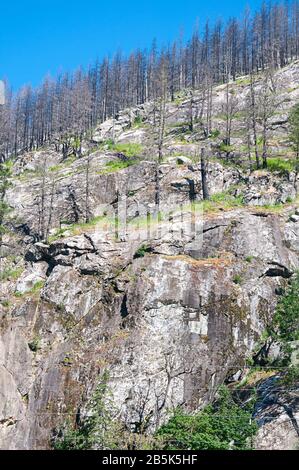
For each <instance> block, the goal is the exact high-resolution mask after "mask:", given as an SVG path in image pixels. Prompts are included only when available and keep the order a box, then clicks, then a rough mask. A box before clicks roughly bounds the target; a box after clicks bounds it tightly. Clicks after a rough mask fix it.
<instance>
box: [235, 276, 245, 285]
mask: <svg viewBox="0 0 299 470" xmlns="http://www.w3.org/2000/svg"><path fill="white" fill-rule="evenodd" d="M242 280H243V279H242V276H241V275H240V274H236V275H235V276H234V277H233V283H234V284H238V285H240V284H242Z"/></svg>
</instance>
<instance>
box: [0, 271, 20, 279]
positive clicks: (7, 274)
mask: <svg viewBox="0 0 299 470" xmlns="http://www.w3.org/2000/svg"><path fill="white" fill-rule="evenodd" d="M22 272H23V268H15V269H12V268H6V269H4V271H2V272H0V281H15V280H16V279H18V278H19V277H20V276H21V274H22Z"/></svg>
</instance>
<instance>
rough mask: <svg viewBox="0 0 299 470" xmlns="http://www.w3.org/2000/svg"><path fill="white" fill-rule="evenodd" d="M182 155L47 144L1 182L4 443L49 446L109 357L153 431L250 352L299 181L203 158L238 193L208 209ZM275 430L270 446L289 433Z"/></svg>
mask: <svg viewBox="0 0 299 470" xmlns="http://www.w3.org/2000/svg"><path fill="white" fill-rule="evenodd" d="M291 72H292V74H295V75H296V74H297V73H298V68H296V70H293V69H291ZM292 76H293V75H292ZM296 76H297V75H296ZM295 78H296V77H295ZM295 78H294V80H295ZM243 91H244V90H243V87H242V92H241V95H240V96H243ZM215 93H217V94H219V95H221V88H219V89H216V91H215ZM294 93H295V92H294ZM296 93H297V91H296ZM219 99H220V98H219ZM216 103H217V101H216ZM171 106H174V105H171ZM146 109H147V105H146V106H144V108H143V110H144V113H145V114H146V113H148V111H147V110H146ZM219 110H220V105H219ZM139 111H140V109H139ZM132 112H134V110H133V111H132ZM181 117H182V116H181ZM110 124H111V123H110ZM110 124H109V122H108V123H106V124H105V125H103V126H101V128H100V129H98V130H97V132H96V134H95V136H94V139H95V140H96V139H98V140H101V139H103V136H104V134H105V137H107V135H106V134H107V133H108V135H109V125H110ZM274 124H275V123H274ZM274 124H273V125H274ZM277 125H278V124H277ZM105 126H106V127H105ZM119 127H120V129H119V131H120V132H119V138H120V140H122V139H123V140H124V141H127V139H128V140H129V139H131V140H134V139H135V140H136V138H137V137H136V136H137V134H138V135H139V137H138V138H140V139H141V140H142V139H143V137H142V136H141V130H140V129H137V130H134V131H132V130H131V131H128V130H126V129H125V127H126V125H124V126H123V125H122V124H120V126H119ZM105 132H106V133H105ZM130 132H131V134H132V132H133V134H134V135H133V136H132V135H131V134H130ZM144 132H146V131H144ZM126 133H127V134H126ZM170 147H171V145H170V144H169V149H170V153H171V152H172V151H173V148H174V147H173V148H170ZM182 157H184V155H183V154H182ZM182 157H181V160H180V162H179V163H183V164H181V165H177V163H176V161H175V162H173V161H169V162H166V163H163V164H161V165H159V166H158V165H157V164H156V163H155V162H153V161H142V162H140V163H139V164H136V165H134V166H131V167H129V168H126V169H123V170H121V171H117V172H107V171H106V170H105V168H106V167H105V165H106V163H107V161H110V160H117V156H116V155H114V154H113V153H111V152H107V151H104V150H103V151H96V152H93V153H91V154H89V155H86V156H83V157H82V158H80V159H78V160H76V161H75V162H72V163H70V164H65V163H63V164H60V163H59V157H58V156H57V155H55V153H53V152H51V151H50V152H48V153H47V151H43V152H37V154H35V155H29V156H27V157H24V158H23V160H21V161H19V162H18V164H17V165H16V168H15V176H14V179H13V186H12V188H11V189H10V190H9V191H8V195H7V196H8V202H9V203H10V205H11V207H12V208H13V212H12V214H11V221H10V224H9V226H10V228H11V230H12V234H13V235H10V236H7V237H6V238H7V239H6V240H5V241H6V242H7V243H6V245H4V246H3V247H2V250H3V253H4V255H5V259H4V268H7V267H9V268H10V269H11V265H12V266H13V267H15V268H18V269H20V268H21V270H22V272H20V273H19V274H18V276H13V275H8V276H6V277H3V279H2V280H1V292H0V296H1V303H0V322H1V323H0V333H1V334H0V448H2V449H43V448H48V447H49V446H50V439H51V435H52V432H53V430H54V428H57V427H59V426H61V425H62V423H64V422H65V421H66V419H67V418H68V417H69V416H70V417H71V418H72V419H73V420H75V417H76V415H77V417H78V415H79V414H80V413H81V410H82V409H84V405H85V403H86V400H88V398H89V397H90V396H91V393H92V391H93V389H94V386H95V384H96V383H97V380H98V377H99V375H100V374H101V373H102V372H103V370H105V369H108V370H109V374H110V387H111V390H112V392H113V397H114V401H115V404H116V406H117V408H118V409H119V415H120V419H122V420H123V421H124V422H125V423H126V425H127V427H128V428H129V429H131V430H133V431H134V430H138V428H139V426H140V425H141V423H144V422H147V425H148V431H149V432H150V431H153V430H155V429H156V428H157V427H158V426H159V424H161V423H162V422H163V420H165V418H166V416H167V410H168V409H169V408H173V407H174V406H178V405H183V406H185V407H187V408H188V409H190V410H194V409H197V408H198V407H200V406H201V405H202V404H204V403H206V402H208V401H209V400H210V399H211V398H212V397H213V395H214V392H215V387H216V386H217V385H218V384H220V383H222V382H223V380H224V379H225V378H226V376H227V375H228V374H232V373H234V372H237V371H238V370H239V369H240V367H242V366H243V364H244V361H245V359H246V358H247V357H248V356H250V354H251V353H252V351H253V349H254V346H255V344H256V342H257V340H258V339H259V338H260V336H261V334H262V333H263V331H264V329H265V327H266V326H267V324H268V323H269V322H270V321H271V318H272V316H273V313H274V309H275V306H276V303H277V300H278V294H279V292H280V287H284V286H285V285H286V283H287V282H288V280H289V279H290V277H291V276H292V274H293V273H294V271H295V270H296V269H298V267H299V257H298V254H299V236H298V235H299V222H298V217H297V215H296V213H295V210H296V205H295V203H293V204H292V203H290V202H289V201H291V200H294V198H295V197H296V192H297V188H298V179H296V175H295V173H292V172H285V173H283V174H279V173H276V174H270V173H268V172H266V171H259V172H253V173H249V172H248V171H245V170H244V171H240V170H239V169H236V168H229V167H227V166H222V165H220V164H219V163H217V162H215V161H214V162H210V163H209V167H208V182H209V190H210V193H211V194H216V193H223V192H225V191H230V193H231V195H232V196H235V197H236V198H237V197H239V196H240V195H242V197H243V198H244V201H245V203H246V205H245V206H243V207H241V206H240V207H235V208H234V207H231V208H229V207H226V209H225V210H224V209H221V208H220V206H219V207H218V206H217V207H215V208H214V209H213V210H212V211H206V212H205V214H204V218H203V219H202V217H201V215H202V213H201V211H200V210H199V208H198V206H197V207H195V206H194V203H195V202H199V201H201V200H202V185H201V172H200V166H199V165H198V164H197V163H194V162H193V163H192V161H191V160H190V162H189V160H188V158H187V155H185V157H186V158H187V159H185V160H184V159H183V160H182ZM41 161H43V162H44V163H43V164H42V165H41V166H42V168H43V170H42V171H41V170H38V168H39V165H40V163H39V162H41ZM87 168H88V171H87ZM45 169H46V170H45ZM24 170H27V171H24ZM29 170H30V171H31V172H30V171H29ZM44 171H45V173H44ZM157 199H158V202H159V210H160V211H161V213H162V217H161V218H162V220H161V222H160V224H159V223H158V222H157V210H156V209H157ZM121 201H123V205H122V203H121ZM286 202H288V204H286V205H285V207H284V208H281V209H280V210H277V209H276V210H272V209H271V208H270V209H269V207H268V208H265V207H264V208H261V207H259V206H263V205H266V204H267V205H271V204H277V203H286ZM224 207H225V206H224ZM124 208H126V214H125V217H122V216H121V214H120V212H122V210H124ZM149 214H150V217H149ZM86 216H88V218H91V219H92V222H90V223H89V224H86V225H84V224H82V221H84V220H85V219H86ZM116 216H117V217H116ZM95 217H97V219H94V218H95ZM119 219H120V221H119ZM125 219H126V220H127V222H128V225H127V226H124V225H122V222H123V220H125ZM45 232H46V234H47V235H48V241H46V240H43V239H42V238H43V237H42V236H41V233H44V234H45ZM11 246H13V248H10V247H11ZM11 250H13V253H12V252H11ZM12 254H14V255H17V258H16V259H15V257H14V258H12V257H11V256H10V255H12ZM266 412H267V411H265V413H266ZM279 419H280V418H279ZM275 422H276V421H275V420H274V421H273V420H272V421H270V422H267V423H266V424H265V426H263V428H262V431H261V432H260V434H259V447H260V448H265V447H267V446H270V444H268V442H269V434H268V430H269V426H273V425H274V424H273V423H275ZM269 432H270V431H269ZM271 432H272V431H271ZM273 432H274V431H273ZM286 432H287V430H286ZM270 434H271V433H270ZM272 434H273V433H272ZM272 434H271V435H272ZM273 435H274V434H273ZM284 435H285V433H284V432H283V433H282V434H281V435H277V436H276V437H275V443H273V446H272V444H271V446H272V447H273V448H280V447H286V446H288V445H289V444H288V443H287V441H284ZM292 445H293V444H292Z"/></svg>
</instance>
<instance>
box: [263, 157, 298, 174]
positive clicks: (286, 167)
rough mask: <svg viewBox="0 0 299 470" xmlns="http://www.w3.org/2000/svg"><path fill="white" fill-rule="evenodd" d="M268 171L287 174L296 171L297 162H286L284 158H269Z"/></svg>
mask: <svg viewBox="0 0 299 470" xmlns="http://www.w3.org/2000/svg"><path fill="white" fill-rule="evenodd" d="M267 162H268V164H267V169H268V170H269V171H271V172H274V171H277V172H281V173H286V172H290V171H294V170H295V164H296V162H295V160H286V159H282V158H268V159H267Z"/></svg>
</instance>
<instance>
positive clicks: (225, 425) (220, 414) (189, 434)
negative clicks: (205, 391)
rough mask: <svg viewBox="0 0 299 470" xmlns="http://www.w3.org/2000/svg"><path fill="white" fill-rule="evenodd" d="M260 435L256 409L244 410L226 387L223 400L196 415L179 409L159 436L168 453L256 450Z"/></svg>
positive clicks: (160, 430)
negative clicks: (256, 437) (255, 439)
mask: <svg viewBox="0 0 299 470" xmlns="http://www.w3.org/2000/svg"><path fill="white" fill-rule="evenodd" d="M256 432H257V424H256V422H255V421H254V420H252V409H250V408H247V409H246V408H242V407H241V406H239V405H238V404H236V403H235V402H234V399H233V397H232V395H231V393H230V392H229V390H228V389H227V388H225V387H222V388H221V389H220V392H219V399H218V400H217V402H216V403H215V404H214V405H209V406H207V407H206V408H204V410H203V411H200V412H197V413H195V414H193V415H191V414H186V413H185V412H183V411H182V410H176V411H175V413H174V415H173V416H172V418H171V419H170V421H169V422H168V423H167V424H165V425H164V426H162V427H161V428H160V429H159V430H158V432H157V436H159V437H161V438H162V439H163V441H164V449H165V450H244V449H250V448H252V444H251V439H252V438H253V437H254V435H255V434H256Z"/></svg>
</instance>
